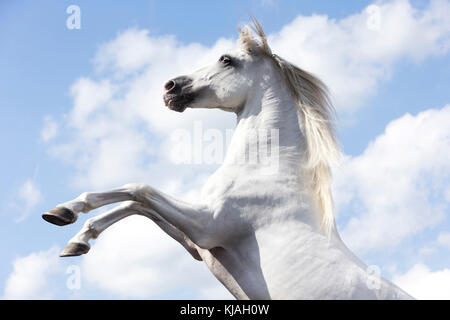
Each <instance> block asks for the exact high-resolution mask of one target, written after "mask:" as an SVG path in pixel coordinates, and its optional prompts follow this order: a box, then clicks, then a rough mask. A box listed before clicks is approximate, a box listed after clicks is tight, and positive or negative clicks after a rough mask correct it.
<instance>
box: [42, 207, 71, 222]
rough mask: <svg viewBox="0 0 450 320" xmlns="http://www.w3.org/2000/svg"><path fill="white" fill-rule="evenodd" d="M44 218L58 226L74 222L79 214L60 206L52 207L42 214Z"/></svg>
mask: <svg viewBox="0 0 450 320" xmlns="http://www.w3.org/2000/svg"><path fill="white" fill-rule="evenodd" d="M42 218H43V219H44V220H45V221H47V222H50V223H53V224H56V225H57V226H65V225H67V224H71V223H74V222H75V221H76V220H77V216H76V215H75V213H73V211H72V210H70V209H67V208H64V207H60V208H55V209H52V210H50V211H48V212H46V213H44V214H43V215H42Z"/></svg>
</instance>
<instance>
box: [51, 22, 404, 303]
mask: <svg viewBox="0 0 450 320" xmlns="http://www.w3.org/2000/svg"><path fill="white" fill-rule="evenodd" d="M254 30H255V31H256V34H257V38H255V37H254V36H253V33H252V31H251V29H250V28H249V27H248V26H246V27H245V28H244V29H243V30H239V33H240V36H239V44H240V45H239V47H238V48H237V49H236V50H234V51H232V52H229V53H227V54H224V55H222V56H221V57H220V59H219V60H218V61H217V62H215V63H214V64H212V65H210V66H208V67H205V68H203V69H200V70H198V71H197V72H195V73H193V74H191V75H189V76H181V77H177V78H175V79H172V80H170V81H169V82H167V83H166V84H165V86H164V102H165V104H166V106H167V107H169V108H170V109H172V110H175V111H178V112H183V111H184V110H185V109H186V108H187V107H189V108H219V109H222V110H225V111H229V112H234V113H236V115H237V126H236V129H235V131H234V134H233V137H232V140H231V143H230V146H229V148H228V151H227V155H226V158H225V160H224V162H223V164H222V165H221V166H220V167H219V169H218V170H217V171H216V172H215V173H214V174H213V175H212V176H211V177H210V178H209V180H208V181H207V183H206V184H205V186H204V188H203V190H202V194H201V197H200V199H198V202H197V203H195V204H194V203H192V204H191V203H186V202H183V201H180V200H177V199H174V198H172V197H170V196H168V195H165V194H163V193H162V192H160V191H158V190H156V189H155V188H152V187H151V186H149V185H146V184H127V185H124V186H123V187H120V188H117V189H113V190H110V191H107V192H92V193H91V192H89V193H83V194H81V195H80V196H79V197H78V198H76V199H75V200H72V201H68V202H65V203H62V204H60V205H58V206H57V207H56V208H55V209H53V210H50V211H49V212H46V213H45V214H43V218H44V219H45V220H46V221H48V222H50V223H53V224H56V225H66V224H70V223H74V222H75V221H76V219H77V216H78V214H79V213H80V212H84V213H87V212H89V211H91V210H93V209H96V208H99V207H101V206H104V205H108V204H111V203H115V202H123V204H121V205H119V206H118V207H116V208H114V209H112V210H110V211H108V212H106V213H103V214H101V215H99V216H96V217H93V218H90V219H88V220H87V222H86V223H85V224H84V226H83V228H82V229H81V231H80V232H79V233H77V234H76V235H75V236H74V237H73V238H72V239H71V240H70V241H69V243H68V245H67V246H66V248H65V249H64V250H63V252H62V253H61V256H77V255H81V254H85V253H87V252H88V251H89V248H90V246H89V240H90V239H95V238H96V237H97V236H98V235H99V234H100V233H101V232H102V231H104V230H105V229H106V228H108V227H109V226H111V225H112V224H113V223H116V222H118V221H119V220H121V219H123V218H125V217H128V216H130V215H133V214H138V215H142V216H145V217H148V218H150V219H152V220H153V221H154V222H155V223H156V224H157V225H158V226H159V227H160V228H161V229H162V230H163V231H165V232H166V233H167V234H168V235H170V236H171V237H172V238H174V239H175V240H177V241H178V242H179V243H180V244H181V245H183V246H184V247H185V248H186V250H187V251H188V252H189V253H190V254H191V255H192V256H193V257H194V258H195V259H197V260H203V261H204V262H205V263H206V265H207V266H208V268H209V269H210V270H211V272H212V273H213V274H214V275H215V276H216V278H217V279H218V280H219V281H220V282H222V284H223V285H224V286H225V287H226V288H227V289H228V290H229V291H230V292H231V293H232V294H233V295H234V296H235V297H236V298H237V299H410V298H412V297H411V296H409V295H408V294H407V293H405V292H404V291H403V290H401V289H400V288H398V287H397V286H395V285H394V284H392V283H390V282H389V281H387V280H386V279H383V278H379V279H377V280H378V281H377V283H375V284H374V283H373V282H371V278H370V277H371V275H370V274H369V273H368V272H366V268H367V267H366V266H365V265H364V263H362V262H361V261H360V260H359V259H358V258H357V257H356V256H355V255H354V254H353V253H352V252H351V251H350V250H349V249H348V248H347V247H346V246H345V244H344V243H343V242H342V240H341V239H340V237H339V234H338V231H337V229H336V225H335V221H334V216H333V201H332V197H331V191H330V184H331V174H330V163H331V161H333V159H334V158H336V156H337V155H338V154H339V150H338V147H337V142H336V139H335V137H334V134H333V126H332V116H333V108H332V107H331V104H330V103H329V99H328V97H327V91H326V87H325V86H324V84H323V83H322V82H321V81H320V80H319V79H317V78H316V77H314V76H313V75H311V74H309V73H307V72H305V71H303V70H301V69H300V68H297V67H295V66H294V65H292V64H290V63H289V62H287V61H285V60H283V59H282V58H280V57H278V56H277V55H274V54H272V52H271V49H270V48H269V46H268V44H267V40H266V36H265V34H264V32H263V30H262V28H261V26H260V24H259V23H258V22H257V21H256V20H254ZM255 131H257V132H272V133H274V134H272V135H270V137H269V138H267V139H266V140H265V143H266V144H267V145H268V146H269V147H270V150H271V155H270V156H271V157H275V158H276V167H275V169H274V166H267V164H263V163H261V162H259V161H245V160H246V159H247V158H251V157H253V158H254V159H262V158H263V157H267V145H266V146H265V148H263V146H262V143H261V141H258V139H251V138H250V136H251V135H252V134H253V133H254V132H255ZM272 147H276V148H272ZM243 160H244V161H243Z"/></svg>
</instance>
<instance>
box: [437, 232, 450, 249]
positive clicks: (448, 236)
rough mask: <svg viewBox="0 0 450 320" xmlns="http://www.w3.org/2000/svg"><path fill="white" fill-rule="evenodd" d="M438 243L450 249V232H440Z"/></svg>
mask: <svg viewBox="0 0 450 320" xmlns="http://www.w3.org/2000/svg"><path fill="white" fill-rule="evenodd" d="M437 243H438V244H440V245H443V246H446V247H448V248H449V249H450V232H442V233H440V234H439V236H438V239H437Z"/></svg>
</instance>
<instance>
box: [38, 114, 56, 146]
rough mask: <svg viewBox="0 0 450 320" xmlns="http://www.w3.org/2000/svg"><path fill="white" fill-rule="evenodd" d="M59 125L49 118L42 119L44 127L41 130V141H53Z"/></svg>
mask: <svg viewBox="0 0 450 320" xmlns="http://www.w3.org/2000/svg"><path fill="white" fill-rule="evenodd" d="M58 128H59V125H58V123H57V122H56V121H54V120H53V118H52V117H51V116H46V117H45V118H44V127H43V128H42V130H41V139H42V140H43V141H45V142H48V141H49V140H51V139H53V138H54V137H55V136H56V134H57V133H58Z"/></svg>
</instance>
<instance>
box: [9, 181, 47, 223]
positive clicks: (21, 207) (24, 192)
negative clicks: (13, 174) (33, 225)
mask: <svg viewBox="0 0 450 320" xmlns="http://www.w3.org/2000/svg"><path fill="white" fill-rule="evenodd" d="M16 198H17V200H16V201H15V203H14V204H12V206H13V207H15V208H17V209H18V211H19V212H20V213H19V215H18V216H17V217H15V219H14V221H15V222H21V221H23V220H25V219H26V218H27V217H28V215H29V214H30V212H31V211H32V210H33V209H34V208H35V207H36V205H37V204H38V203H39V202H40V201H41V200H42V193H41V191H40V190H39V188H38V186H37V185H36V183H35V182H34V181H33V180H32V179H27V180H26V181H25V182H24V183H23V184H22V185H21V186H20V187H19V189H18V191H17V195H16Z"/></svg>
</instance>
